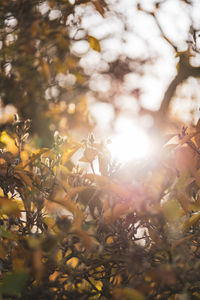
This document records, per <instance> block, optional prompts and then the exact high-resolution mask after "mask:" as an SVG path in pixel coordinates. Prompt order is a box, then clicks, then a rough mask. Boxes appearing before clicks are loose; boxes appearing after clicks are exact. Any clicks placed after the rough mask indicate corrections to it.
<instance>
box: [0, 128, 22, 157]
mask: <svg viewBox="0 0 200 300" xmlns="http://www.w3.org/2000/svg"><path fill="white" fill-rule="evenodd" d="M0 142H1V143H3V144H5V145H6V146H5V148H4V150H6V151H9V152H12V153H13V154H17V153H18V148H17V147H16V146H15V141H14V139H12V138H11V137H10V136H9V135H8V134H7V132H6V131H2V133H1V136H0Z"/></svg>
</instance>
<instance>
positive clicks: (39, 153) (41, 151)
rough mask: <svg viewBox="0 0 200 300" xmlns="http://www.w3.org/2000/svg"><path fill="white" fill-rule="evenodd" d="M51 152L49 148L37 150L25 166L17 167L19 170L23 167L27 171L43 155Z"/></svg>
mask: <svg viewBox="0 0 200 300" xmlns="http://www.w3.org/2000/svg"><path fill="white" fill-rule="evenodd" d="M48 151H50V149H48V148H42V149H39V150H36V151H35V152H33V154H32V155H31V158H30V159H29V160H28V161H27V162H25V164H23V165H22V166H17V167H16V169H17V168H19V167H22V168H23V169H25V168H26V167H27V166H28V165H30V164H32V163H33V162H34V161H35V160H36V159H38V158H39V157H40V156H41V155H42V154H43V153H45V152H48Z"/></svg>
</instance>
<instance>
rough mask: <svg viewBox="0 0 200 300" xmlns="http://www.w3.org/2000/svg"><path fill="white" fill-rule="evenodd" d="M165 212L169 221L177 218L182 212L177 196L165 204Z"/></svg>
mask: <svg viewBox="0 0 200 300" xmlns="http://www.w3.org/2000/svg"><path fill="white" fill-rule="evenodd" d="M162 208H163V213H164V216H165V218H166V219H167V220H168V221H175V220H177V219H178V218H179V217H180V216H181V214H182V212H183V211H182V208H181V206H180V204H179V201H178V200H177V199H176V198H171V199H170V200H168V201H167V202H165V203H164V204H163V207H162Z"/></svg>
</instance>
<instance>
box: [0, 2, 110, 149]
mask: <svg viewBox="0 0 200 300" xmlns="http://www.w3.org/2000/svg"><path fill="white" fill-rule="evenodd" d="M72 3H73V1H71V2H70V1H66V0H55V1H54V0H49V1H44V0H43V1H41V0H34V1H27V0H20V1H14V0H13V1H12V0H11V1H1V4H0V97H1V101H2V102H3V104H4V105H7V104H12V105H14V106H15V107H16V108H17V110H18V112H19V114H20V115H21V116H22V117H23V118H31V120H32V130H33V132H36V133H40V138H42V141H41V143H42V144H43V145H44V144H46V145H47V144H48V143H49V141H50V139H51V135H50V130H49V126H50V125H51V123H52V122H54V123H53V124H54V126H55V124H56V122H57V123H58V121H60V118H61V117H62V116H63V115H64V116H65V118H66V117H68V118H69V122H68V123H66V120H65V128H68V127H69V126H72V127H73V126H75V125H76V126H78V125H77V123H78V120H79V119H80V115H81V120H82V124H85V127H87V124H89V122H88V119H87V114H86V113H85V108H86V107H84V101H85V100H84V92H85V90H86V87H87V76H86V75H85V74H84V73H83V71H82V69H81V68H80V66H79V56H77V55H76V54H74V53H73V51H72V50H71V48H72V45H73V43H74V42H76V41H79V40H85V41H87V42H88V43H89V45H90V47H91V48H92V49H94V50H95V51H100V44H99V42H98V40H97V39H96V38H95V37H93V36H88V35H87V32H86V31H84V30H82V31H81V32H82V33H81V34H82V37H81V38H79V37H78V34H77V33H78V31H79V29H80V20H79V16H78V14H76V9H77V7H79V6H81V5H86V4H87V3H90V4H91V5H93V6H94V8H96V9H97V11H99V13H101V14H103V13H104V10H105V8H106V4H105V3H104V1H89V0H79V1H75V3H74V4H72ZM70 80H72V81H73V84H71V83H70V82H69V81H70ZM59 103H61V104H59ZM70 103H72V104H71V106H70ZM77 103H78V104H79V105H78V106H77V107H76V113H75V109H73V107H72V105H75V106H76V104H77ZM84 114H85V117H84ZM66 119H67V118H66ZM71 119H72V120H71ZM73 119H74V121H73ZM63 122H64V121H63Z"/></svg>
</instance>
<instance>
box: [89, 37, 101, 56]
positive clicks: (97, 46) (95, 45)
mask: <svg viewBox="0 0 200 300" xmlns="http://www.w3.org/2000/svg"><path fill="white" fill-rule="evenodd" d="M88 42H89V44H90V47H91V48H92V49H93V50H95V51H97V52H101V46H100V43H99V41H98V40H97V39H96V38H95V37H94V36H91V35H88Z"/></svg>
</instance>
